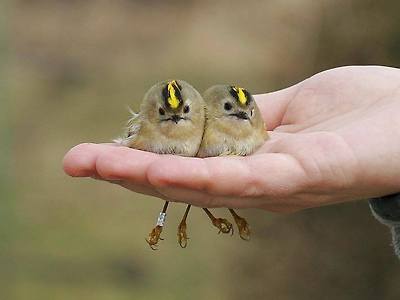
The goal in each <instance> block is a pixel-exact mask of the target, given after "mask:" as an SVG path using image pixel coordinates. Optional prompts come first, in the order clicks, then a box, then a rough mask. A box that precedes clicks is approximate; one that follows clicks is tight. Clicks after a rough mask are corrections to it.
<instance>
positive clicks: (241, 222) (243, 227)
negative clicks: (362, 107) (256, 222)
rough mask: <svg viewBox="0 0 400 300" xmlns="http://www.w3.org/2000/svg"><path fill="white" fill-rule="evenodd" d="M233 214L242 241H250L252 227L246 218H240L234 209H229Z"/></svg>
mask: <svg viewBox="0 0 400 300" xmlns="http://www.w3.org/2000/svg"><path fill="white" fill-rule="evenodd" d="M229 211H230V212H231V214H232V216H233V219H234V220H235V223H236V225H237V227H238V230H239V236H240V238H241V239H242V240H245V241H249V240H250V233H251V232H250V225H249V223H247V221H246V219H245V218H242V217H240V216H239V215H238V214H237V213H236V212H235V211H234V210H233V209H229Z"/></svg>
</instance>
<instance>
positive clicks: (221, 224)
mask: <svg viewBox="0 0 400 300" xmlns="http://www.w3.org/2000/svg"><path fill="white" fill-rule="evenodd" d="M212 223H213V225H214V226H215V227H217V228H218V229H219V231H218V234H220V233H221V232H222V233H231V235H233V226H232V224H231V223H230V222H229V221H228V220H227V219H222V218H215V219H213V220H212Z"/></svg>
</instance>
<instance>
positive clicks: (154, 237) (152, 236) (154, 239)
mask: <svg viewBox="0 0 400 300" xmlns="http://www.w3.org/2000/svg"><path fill="white" fill-rule="evenodd" d="M162 229H163V228H162V226H159V225H157V226H156V227H154V228H153V230H152V231H151V232H150V233H149V237H148V238H147V239H146V242H147V243H148V244H149V246H150V248H151V249H152V250H157V246H158V245H157V244H158V241H159V240H163V239H162V238H161V232H162Z"/></svg>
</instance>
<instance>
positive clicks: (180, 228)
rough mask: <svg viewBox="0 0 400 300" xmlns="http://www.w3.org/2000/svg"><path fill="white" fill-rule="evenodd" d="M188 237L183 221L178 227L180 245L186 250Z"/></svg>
mask: <svg viewBox="0 0 400 300" xmlns="http://www.w3.org/2000/svg"><path fill="white" fill-rule="evenodd" d="M188 239H189V238H188V236H187V233H186V222H185V221H184V220H182V222H181V223H180V224H179V226H178V243H179V245H180V246H181V247H182V248H186V246H187V240H188Z"/></svg>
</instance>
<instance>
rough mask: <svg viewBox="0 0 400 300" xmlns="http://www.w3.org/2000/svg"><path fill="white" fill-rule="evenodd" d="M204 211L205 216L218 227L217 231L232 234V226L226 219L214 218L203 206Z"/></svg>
mask: <svg viewBox="0 0 400 300" xmlns="http://www.w3.org/2000/svg"><path fill="white" fill-rule="evenodd" d="M203 210H204V211H205V212H206V214H207V216H208V217H209V218H210V220H211V222H212V224H213V225H214V226H215V227H217V228H218V229H219V231H218V234H219V233H221V232H222V233H231V235H233V226H232V224H231V223H230V222H229V221H228V220H227V219H222V218H216V217H214V216H213V214H212V213H211V212H210V211H209V210H208V209H207V208H203Z"/></svg>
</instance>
